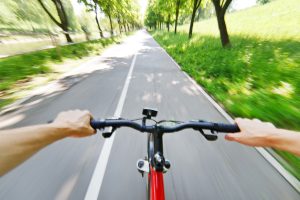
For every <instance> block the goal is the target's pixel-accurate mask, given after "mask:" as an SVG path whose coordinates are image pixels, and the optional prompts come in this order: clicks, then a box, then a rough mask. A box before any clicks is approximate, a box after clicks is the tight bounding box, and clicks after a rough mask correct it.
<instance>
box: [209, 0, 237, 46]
mask: <svg viewBox="0 0 300 200" xmlns="http://www.w3.org/2000/svg"><path fill="white" fill-rule="evenodd" d="M231 1H232V0H226V1H225V3H224V4H223V6H221V5H220V1H218V0H212V2H213V4H214V6H215V11H216V15H217V20H218V27H219V31H220V37H221V43H222V46H223V47H230V40H229V36H228V32H227V27H226V23H225V13H226V9H227V8H228V6H229V5H230V3H231Z"/></svg>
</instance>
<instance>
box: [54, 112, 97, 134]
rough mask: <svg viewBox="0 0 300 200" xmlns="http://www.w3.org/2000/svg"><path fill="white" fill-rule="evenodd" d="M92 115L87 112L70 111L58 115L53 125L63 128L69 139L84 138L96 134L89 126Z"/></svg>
mask: <svg viewBox="0 0 300 200" xmlns="http://www.w3.org/2000/svg"><path fill="white" fill-rule="evenodd" d="M92 118H93V117H92V114H91V113H90V112H89V111H87V110H84V111H82V110H70V111H64V112H61V113H59V114H58V116H57V117H56V119H55V120H54V121H53V125H55V126H57V127H59V128H63V129H64V131H66V132H67V133H68V136H71V137H85V136H90V135H93V134H95V133H96V130H95V129H93V128H92V127H91V125H90V122H91V119H92Z"/></svg>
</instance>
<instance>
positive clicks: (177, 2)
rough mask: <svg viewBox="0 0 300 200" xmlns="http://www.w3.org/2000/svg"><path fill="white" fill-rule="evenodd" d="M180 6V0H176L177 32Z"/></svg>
mask: <svg viewBox="0 0 300 200" xmlns="http://www.w3.org/2000/svg"><path fill="white" fill-rule="evenodd" d="M179 7H180V0H177V1H176V19H175V31H174V32H175V34H176V33H177V23H178V16H179Z"/></svg>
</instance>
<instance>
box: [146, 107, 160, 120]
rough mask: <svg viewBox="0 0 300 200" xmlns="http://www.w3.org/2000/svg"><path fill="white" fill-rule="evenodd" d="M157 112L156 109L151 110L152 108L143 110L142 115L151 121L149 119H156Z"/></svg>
mask: <svg viewBox="0 0 300 200" xmlns="http://www.w3.org/2000/svg"><path fill="white" fill-rule="evenodd" d="M157 112H158V111H157V110H156V109H152V108H143V115H144V116H145V117H146V118H147V119H151V117H156V116H157Z"/></svg>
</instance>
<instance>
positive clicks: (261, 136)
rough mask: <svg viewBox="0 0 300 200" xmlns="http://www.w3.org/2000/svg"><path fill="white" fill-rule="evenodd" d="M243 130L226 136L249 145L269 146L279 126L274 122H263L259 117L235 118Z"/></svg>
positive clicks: (228, 138) (230, 139)
mask: <svg viewBox="0 0 300 200" xmlns="http://www.w3.org/2000/svg"><path fill="white" fill-rule="evenodd" d="M235 122H236V123H237V125H238V126H239V128H240V130H241V132H239V133H230V134H227V135H226V136H225V139H227V140H229V141H234V142H239V143H241V144H245V145H248V146H260V147H269V146H271V145H272V144H270V140H269V139H270V137H272V136H274V135H276V134H277V132H278V131H277V128H276V127H275V126H274V125H273V124H272V123H266V122H262V121H260V120H258V119H253V120H250V119H241V118H237V119H235Z"/></svg>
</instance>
